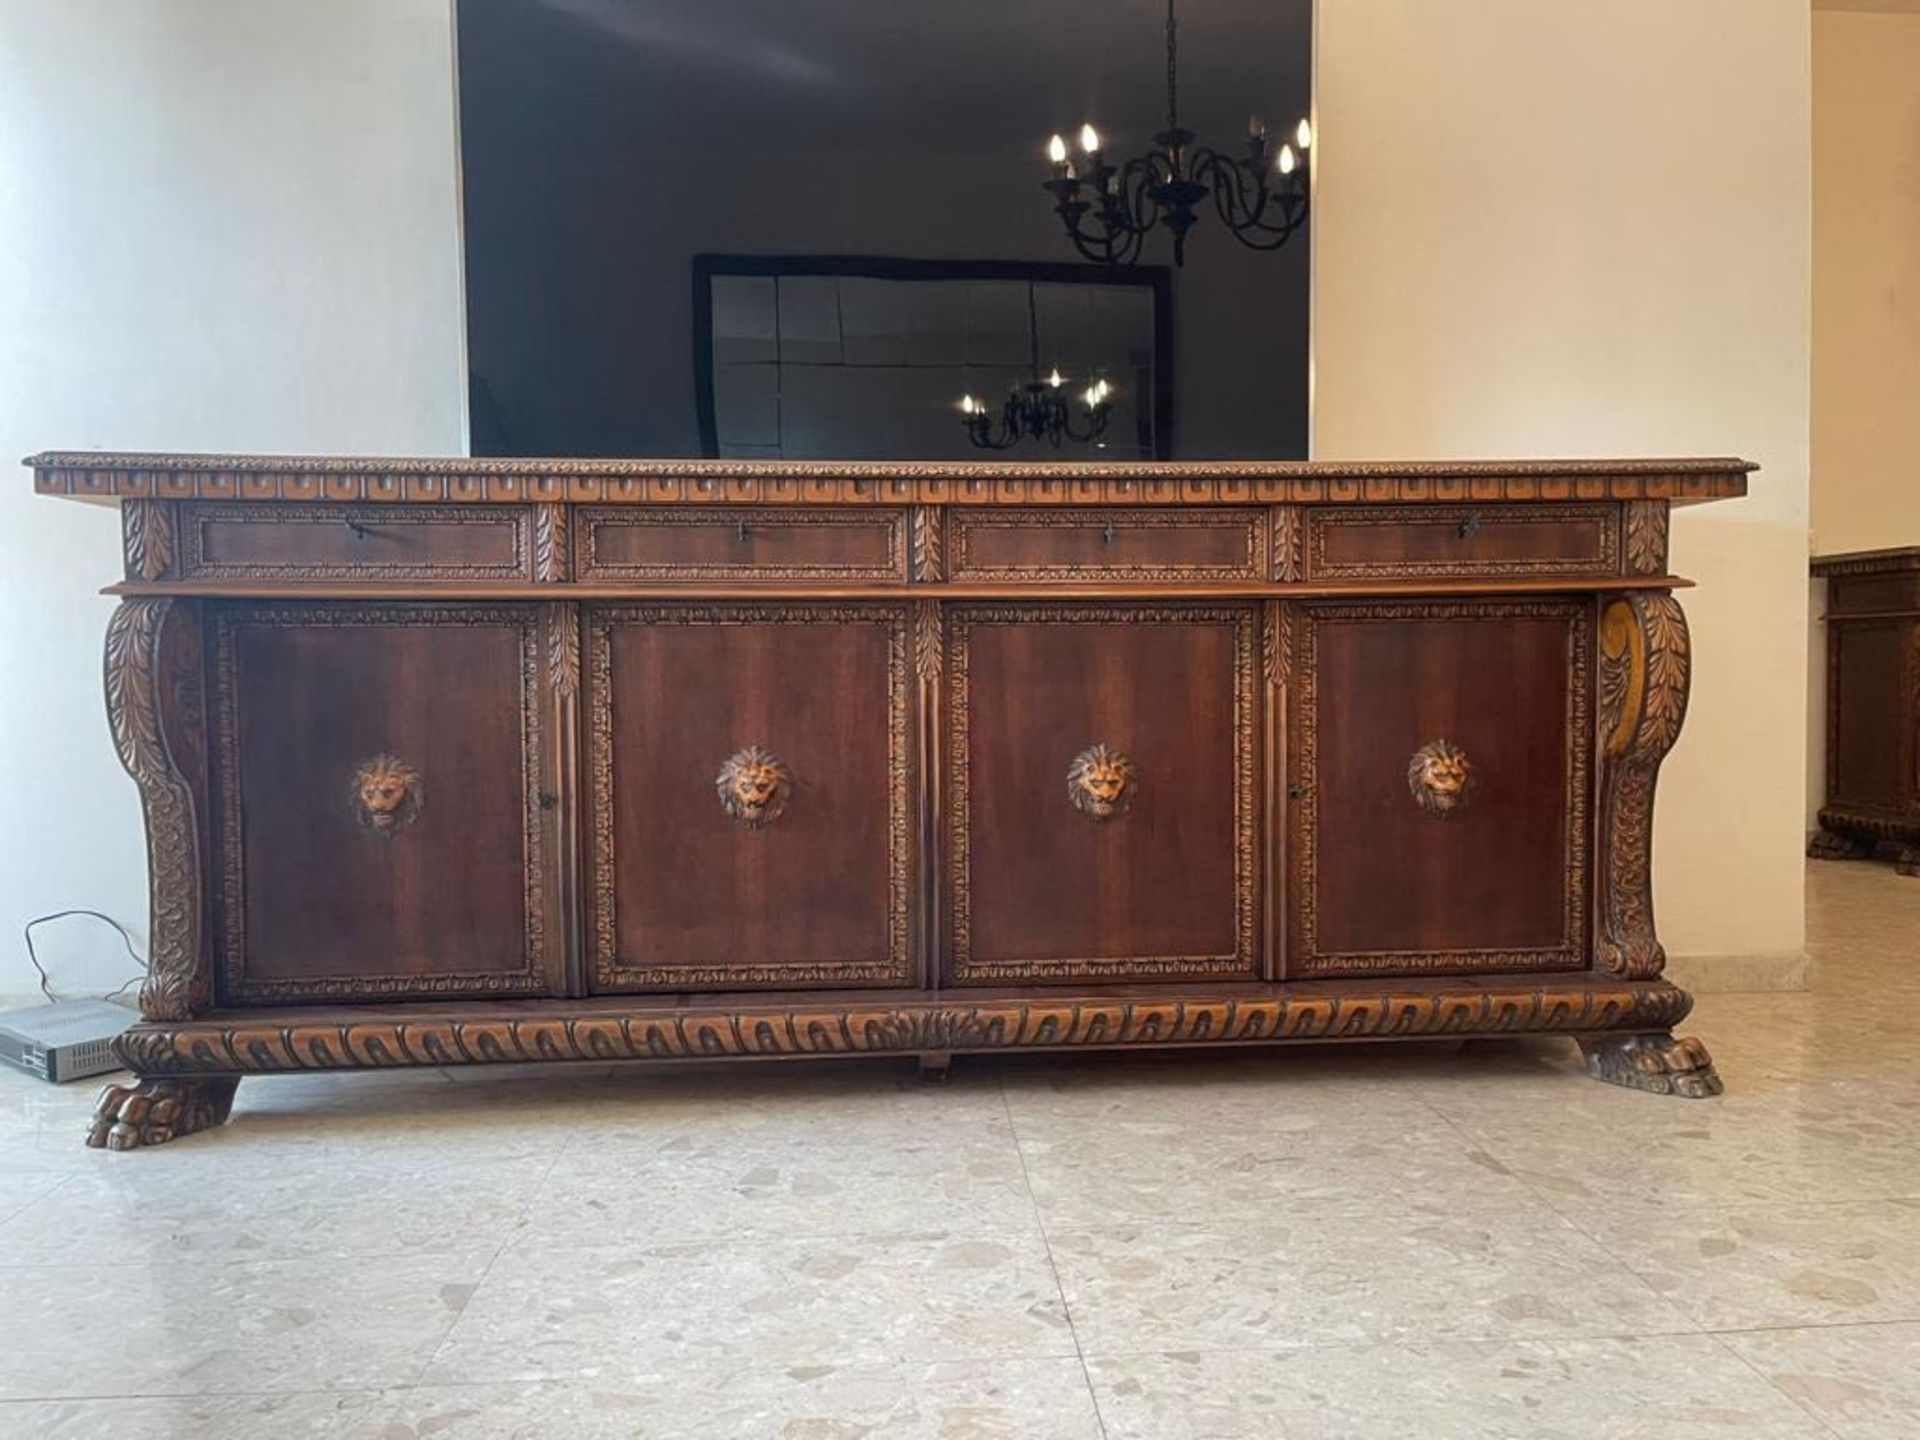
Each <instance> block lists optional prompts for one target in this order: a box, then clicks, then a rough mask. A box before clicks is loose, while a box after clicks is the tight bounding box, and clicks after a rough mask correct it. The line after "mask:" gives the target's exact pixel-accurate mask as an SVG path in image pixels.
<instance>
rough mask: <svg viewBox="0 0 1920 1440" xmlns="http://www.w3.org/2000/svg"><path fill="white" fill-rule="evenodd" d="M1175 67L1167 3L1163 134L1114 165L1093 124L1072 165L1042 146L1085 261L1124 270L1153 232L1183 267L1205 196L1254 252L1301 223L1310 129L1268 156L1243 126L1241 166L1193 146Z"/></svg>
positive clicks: (1051, 145) (1058, 210) (1064, 217)
mask: <svg viewBox="0 0 1920 1440" xmlns="http://www.w3.org/2000/svg"><path fill="white" fill-rule="evenodd" d="M1179 58H1180V50H1179V22H1178V19H1177V18H1176V16H1175V14H1174V0H1167V128H1166V129H1165V130H1162V131H1161V132H1160V133H1159V134H1158V135H1155V136H1154V137H1153V145H1154V148H1152V149H1150V150H1148V151H1147V152H1146V154H1144V155H1136V156H1134V157H1133V158H1132V159H1130V160H1127V161H1124V162H1123V163H1121V164H1119V165H1115V164H1114V163H1113V162H1112V161H1111V160H1110V159H1109V158H1108V156H1107V154H1106V151H1105V149H1104V148H1103V147H1102V142H1101V138H1100V132H1099V131H1098V130H1096V129H1094V128H1093V126H1092V125H1090V124H1088V125H1082V126H1081V127H1080V153H1079V155H1078V157H1077V158H1073V157H1069V155H1068V153H1067V142H1066V140H1065V139H1063V138H1062V137H1061V136H1059V135H1055V136H1054V137H1053V138H1052V139H1051V140H1049V141H1048V142H1047V158H1048V159H1049V160H1050V161H1052V162H1053V176H1052V178H1051V179H1049V180H1046V181H1044V182H1043V184H1044V185H1045V187H1046V189H1047V190H1048V191H1049V192H1050V193H1051V194H1052V195H1053V199H1054V207H1053V208H1054V213H1055V214H1057V215H1058V216H1059V217H1060V220H1061V223H1062V224H1064V225H1065V226H1066V230H1067V236H1068V238H1069V239H1071V240H1072V241H1073V246H1074V249H1076V250H1078V251H1079V252H1080V253H1081V255H1083V256H1084V257H1086V258H1087V259H1088V260H1093V261H1097V262H1099V263H1101V264H1106V265H1131V264H1132V263H1133V262H1134V261H1135V260H1136V259H1137V258H1139V255H1140V248H1141V246H1142V244H1144V243H1145V241H1146V238H1147V236H1148V235H1149V234H1151V233H1152V231H1153V228H1154V226H1155V225H1156V224H1157V225H1164V226H1165V227H1166V228H1167V230H1168V232H1169V233H1170V234H1172V236H1173V263H1174V264H1175V265H1184V264H1185V263H1186V258H1187V232H1188V231H1189V230H1191V229H1193V227H1194V226H1195V225H1196V224H1197V223H1199V219H1200V216H1199V214H1198V211H1199V210H1200V207H1201V206H1202V205H1204V203H1205V202H1206V200H1207V197H1208V196H1209V195H1211V196H1212V197H1213V209H1214V213H1215V214H1216V215H1218V216H1219V217H1220V221H1221V223H1222V224H1224V225H1225V226H1226V227H1227V229H1228V230H1229V231H1231V232H1232V234H1233V236H1234V238H1235V239H1237V240H1238V241H1239V242H1240V243H1241V244H1242V245H1245V246H1248V247H1249V248H1251V249H1254V250H1278V249H1279V248H1280V247H1281V246H1282V245H1284V244H1286V243H1287V241H1288V239H1290V238H1291V237H1292V235H1293V232H1294V231H1296V230H1298V229H1299V228H1300V227H1301V226H1302V225H1304V224H1305V223H1306V220H1307V164H1306V160H1307V151H1308V149H1309V148H1310V147H1311V146H1312V144H1313V127H1312V126H1311V125H1309V124H1308V123H1307V121H1305V120H1302V121H1301V122H1300V123H1299V124H1298V125H1297V126H1296V127H1295V128H1294V132H1293V136H1292V138H1291V140H1289V141H1286V142H1283V143H1282V144H1281V146H1280V148H1279V149H1278V150H1277V151H1274V150H1272V149H1271V147H1270V146H1269V144H1268V141H1267V130H1266V126H1265V125H1264V124H1263V123H1262V122H1261V121H1260V120H1259V119H1258V117H1255V118H1253V119H1251V120H1249V121H1248V123H1247V148H1246V154H1245V155H1244V156H1242V157H1235V156H1231V155H1223V154H1221V153H1220V152H1219V151H1218V150H1214V149H1211V148H1209V147H1208V146H1205V145H1201V146H1195V145H1194V143H1193V142H1194V140H1195V139H1196V138H1197V137H1196V136H1195V135H1194V132H1193V131H1191V130H1186V129H1183V128H1182V127H1181V125H1180V82H1179ZM1296 147H1297V148H1296Z"/></svg>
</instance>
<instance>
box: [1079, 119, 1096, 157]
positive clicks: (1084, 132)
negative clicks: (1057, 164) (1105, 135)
mask: <svg viewBox="0 0 1920 1440" xmlns="http://www.w3.org/2000/svg"><path fill="white" fill-rule="evenodd" d="M1080 148H1081V149H1082V150H1084V151H1086V152H1087V154H1089V155H1098V154H1099V153H1100V132H1099V131H1098V130H1096V129H1094V128H1093V126H1091V125H1082V126H1081V127H1080Z"/></svg>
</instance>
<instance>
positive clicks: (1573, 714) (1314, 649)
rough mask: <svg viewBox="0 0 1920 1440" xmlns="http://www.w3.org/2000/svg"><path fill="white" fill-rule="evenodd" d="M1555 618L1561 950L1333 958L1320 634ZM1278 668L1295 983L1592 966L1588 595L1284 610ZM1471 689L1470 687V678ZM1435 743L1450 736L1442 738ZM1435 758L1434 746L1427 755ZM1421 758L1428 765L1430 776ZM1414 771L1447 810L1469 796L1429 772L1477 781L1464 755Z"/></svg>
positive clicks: (1413, 792) (1329, 604) (1418, 786)
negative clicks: (1322, 932)
mask: <svg viewBox="0 0 1920 1440" xmlns="http://www.w3.org/2000/svg"><path fill="white" fill-rule="evenodd" d="M1507 620H1554V621H1558V622H1560V623H1561V624H1562V625H1564V627H1565V630H1566V637H1567V652H1566V653H1567V672H1566V719H1565V736H1566V768H1565V772H1564V778H1563V784H1564V800H1563V803H1564V817H1565V818H1564V832H1563V833H1564V846H1565V848H1564V852H1563V854H1564V864H1563V873H1564V883H1563V888H1562V903H1561V915H1562V938H1561V940H1560V942H1559V943H1558V944H1555V945H1551V946H1520V947H1513V946H1470V947H1464V948H1460V949H1444V950H1362V951H1333V952H1323V951H1321V949H1320V948H1319V947H1320V938H1319V904H1318V888H1317V879H1318V875H1319V855H1318V849H1319V843H1318V837H1319V814H1320V807H1321V803H1322V802H1321V796H1320V793H1319V791H1320V781H1321V776H1320V774H1319V749H1320V736H1319V724H1320V720H1319V709H1318V705H1319V686H1320V679H1321V676H1320V661H1319V639H1320V636H1319V630H1320V626H1321V624H1322V623H1323V622H1327V621H1332V622H1338V623H1345V624H1353V623H1360V624H1380V625H1393V624H1407V623H1416V624H1418V623H1426V622H1434V621H1440V622H1452V623H1460V624H1473V623H1476V622H1479V621H1496V622H1497V621H1507ZM1274 629H1275V632H1276V635H1275V641H1274V644H1275V648H1276V650H1277V652H1278V653H1279V659H1278V661H1277V668H1278V669H1279V671H1280V673H1281V675H1282V676H1284V677H1285V679H1286V680H1287V682H1288V683H1289V684H1290V687H1291V693H1290V696H1289V701H1290V711H1289V714H1288V715H1287V717H1286V719H1285V722H1284V725H1283V730H1284V736H1285V750H1286V765H1287V773H1286V775H1285V777H1284V778H1285V795H1286V799H1285V801H1284V804H1285V805H1286V807H1287V808H1288V809H1289V810H1290V812H1291V813H1290V814H1289V816H1288V818H1287V822H1286V824H1285V827H1284V846H1283V850H1284V855H1285V865H1286V873H1285V874H1284V875H1283V876H1282V877H1281V879H1280V882H1279V883H1278V885H1277V886H1276V889H1277V890H1279V891H1280V892H1281V893H1283V894H1284V895H1285V897H1286V899H1285V904H1286V910H1287V916H1286V927H1285V942H1284V943H1285V949H1284V960H1283V967H1282V968H1283V973H1282V975H1281V977H1280V978H1283V979H1289V980H1312V979H1336V978H1341V977H1345V976H1354V975H1382V976H1387V975H1419V974H1480V973H1512V972H1516V971H1569V970H1581V969H1586V968H1589V967H1590V965H1591V964H1592V952H1591V948H1590V947H1591V939H1590V937H1591V918H1592V909H1593V890H1594V875H1593V867H1592V863H1591V856H1592V854H1593V849H1594V843H1595V842H1594V770H1595V764H1594V760H1595V749H1596V738H1595V731H1594V728H1593V727H1594V719H1593V698H1594V689H1593V686H1594V681H1593V673H1594V649H1595V630H1596V611H1595V606H1594V602H1593V601H1592V599H1591V598H1589V597H1566V598H1553V599H1546V598H1542V599H1531V598H1528V599H1508V598H1498V597H1468V598H1462V599H1457V600H1456V599H1406V600H1364V601H1300V602H1294V603H1289V604H1287V605H1286V606H1285V609H1284V613H1283V614H1282V615H1281V616H1280V617H1278V618H1277V620H1276V623H1275V626H1274ZM1461 683H1464V681H1463V682H1461ZM1434 739H1435V740H1436V741H1438V740H1444V739H1445V737H1438V736H1436V737H1434ZM1426 748H1427V750H1428V751H1434V750H1435V749H1436V747H1435V746H1432V745H1429V746H1428V747H1426ZM1416 761H1424V762H1426V763H1425V765H1424V766H1423V768H1422V771H1421V774H1420V776H1419V777H1416V775H1415V773H1414V769H1413V767H1414V764H1415V762H1416ZM1396 763H1399V764H1405V765H1406V766H1407V767H1408V780H1407V788H1408V791H1409V792H1410V793H1409V794H1408V796H1407V797H1406V798H1407V803H1409V804H1419V805H1421V806H1422V808H1423V809H1427V810H1428V811H1429V813H1436V814H1443V813H1444V812H1446V811H1447V810H1448V808H1449V807H1450V806H1451V805H1452V804H1454V803H1456V802H1457V801H1458V800H1460V799H1463V798H1464V792H1462V793H1458V794H1456V793H1454V792H1453V791H1451V790H1450V789H1449V786H1448V783H1447V781H1448V776H1446V775H1443V776H1441V777H1440V778H1439V779H1437V780H1436V781H1435V782H1434V783H1432V784H1428V783H1427V771H1429V770H1437V771H1441V772H1449V774H1451V771H1452V769H1453V768H1454V767H1457V769H1458V772H1459V774H1458V778H1459V779H1460V780H1461V782H1462V784H1463V785H1464V784H1465V783H1466V776H1467V775H1468V774H1469V773H1470V771H1469V770H1468V769H1467V767H1466V766H1464V765H1459V763H1458V760H1457V757H1456V756H1448V755H1441V754H1438V753H1437V751H1436V753H1434V754H1432V755H1429V754H1427V753H1425V752H1423V751H1416V752H1414V754H1412V755H1409V756H1406V757H1399V758H1397V759H1396Z"/></svg>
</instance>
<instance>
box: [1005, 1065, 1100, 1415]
mask: <svg viewBox="0 0 1920 1440" xmlns="http://www.w3.org/2000/svg"><path fill="white" fill-rule="evenodd" d="M998 1089H999V1091H1000V1108H1001V1110H1002V1112H1003V1113H1004V1114H1005V1115H1006V1117H1007V1129H1008V1132H1009V1133H1010V1134H1011V1135H1012V1137H1013V1153H1014V1156H1015V1158H1016V1159H1018V1160H1019V1162H1020V1183H1021V1184H1022V1185H1023V1186H1024V1187H1025V1188H1026V1192H1027V1204H1028V1205H1029V1206H1030V1207H1031V1208H1032V1210H1033V1223H1034V1227H1035V1229H1037V1230H1038V1231H1039V1233H1040V1247H1041V1249H1042V1250H1043V1251H1045V1253H1046V1257H1047V1272H1048V1273H1049V1274H1050V1275H1052V1276H1053V1293H1054V1296H1055V1297H1056V1298H1057V1299H1058V1300H1059V1302H1060V1314H1061V1317H1062V1318H1063V1319H1065V1320H1066V1322H1067V1335H1068V1336H1069V1337H1070V1338H1071V1339H1072V1341H1073V1353H1074V1358H1075V1359H1076V1360H1077V1361H1078V1362H1079V1365H1080V1383H1081V1384H1083V1385H1085V1386H1086V1388H1087V1403H1088V1404H1089V1405H1091V1406H1092V1407H1093V1425H1094V1429H1095V1430H1097V1431H1098V1432H1099V1433H1100V1440H1108V1435H1107V1419H1106V1416H1105V1415H1104V1414H1102V1413H1101V1410H1100V1392H1099V1391H1098V1390H1097V1389H1096V1388H1095V1386H1094V1383H1093V1371H1092V1370H1091V1369H1090V1368H1088V1365H1087V1353H1086V1349H1085V1347H1084V1346H1082V1345H1081V1343H1080V1330H1079V1326H1078V1325H1077V1324H1075V1322H1074V1318H1073V1304H1072V1302H1071V1301H1069V1300H1068V1299H1067V1287H1066V1283H1065V1282H1064V1281H1063V1280H1062V1279H1061V1277H1060V1265H1059V1262H1058V1261H1056V1260H1055V1259H1054V1258H1053V1241H1052V1240H1050V1239H1049V1238H1048V1236H1047V1219H1046V1216H1045V1215H1043V1214H1041V1212H1040V1197H1039V1196H1038V1195H1036V1194H1034V1190H1033V1175H1032V1172H1031V1171H1029V1170H1028V1169H1027V1152H1026V1147H1025V1146H1023V1145H1022V1144H1021V1143H1020V1123H1019V1121H1017V1120H1016V1119H1014V1115H1013V1104H1012V1102H1011V1101H1010V1100H1009V1099H1008V1098H1007V1086H1006V1079H1005V1077H1004V1076H1001V1077H998Z"/></svg>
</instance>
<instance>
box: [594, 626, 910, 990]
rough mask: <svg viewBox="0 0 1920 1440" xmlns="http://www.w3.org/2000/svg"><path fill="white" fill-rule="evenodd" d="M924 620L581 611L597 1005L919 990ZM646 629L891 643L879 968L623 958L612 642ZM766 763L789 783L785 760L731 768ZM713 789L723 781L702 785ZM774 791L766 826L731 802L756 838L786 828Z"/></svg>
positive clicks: (771, 758) (707, 779)
mask: <svg viewBox="0 0 1920 1440" xmlns="http://www.w3.org/2000/svg"><path fill="white" fill-rule="evenodd" d="M925 623H926V621H925V619H924V618H923V616H922V615H921V613H920V612H919V611H918V610H917V609H916V607H915V606H913V605H910V604H909V603H908V602H906V601H898V602H894V601H888V602H834V601H830V600H805V599H780V600H774V599H769V600H766V601H699V600H685V601H678V600H664V601H647V602H641V601H603V602H590V603H588V604H586V605H585V606H583V607H582V628H583V630H584V636H585V641H584V655H583V659H584V675H583V682H584V692H585V693H584V698H583V703H582V707H581V708H582V711H583V715H584V722H585V727H584V734H583V737H582V747H581V748H582V767H581V768H582V770H583V773H584V781H585V791H584V793H583V795H582V796H581V810H582V814H583V818H584V838H583V851H584V856H583V864H582V868H581V874H582V876H583V879H584V882H585V885H584V923H583V927H582V947H581V948H582V955H583V962H584V964H583V969H584V972H585V983H586V986H587V988H588V990H589V991H590V992H592V993H597V994H633V993H644V992H648V991H657V992H667V993H671V992H675V991H685V990H690V989H694V990H698V989H712V990H721V989H724V990H768V989H784V988H793V989H810V988H820V989H828V988H847V987H855V986H875V987H880V986H885V987H894V986H910V985H913V984H915V983H918V982H919V980H920V978H921V973H922V964H923V962H922V958H921V957H922V953H923V951H924V949H925V942H924V938H923V937H922V936H920V935H919V934H918V933H917V932H918V931H919V930H920V929H921V921H920V915H921V913H922V910H923V907H924V874H923V863H924V862H923V859H922V845H921V843H920V837H921V833H922V830H923V828H924V827H923V820H922V818H921V817H922V814H923V810H924V804H925V801H924V798H923V796H922V794H921V779H922V776H923V775H924V773H925V767H924V764H923V762H922V757H921V750H922V743H921V736H920V727H919V725H918V724H917V722H916V700H915V696H916V693H918V692H920V691H922V690H923V688H924V686H925V685H926V684H927V683H928V680H929V676H928V674H927V672H926V670H925V668H924V664H923V658H924V657H919V656H916V655H915V653H914V652H915V651H916V649H917V648H918V647H919V644H920V642H919V641H918V639H917V636H918V634H919V631H920V630H921V629H922V628H923V627H924V625H925ZM648 625H656V626H658V625H674V626H701V625H705V626H725V625H740V626H751V625H774V626H778V625H813V626H848V625H877V626H882V627H884V628H885V630H886V632H887V641H888V645H887V662H886V695H885V697H884V703H885V705H886V737H887V755H886V777H887V778H886V791H887V816H886V834H887V853H888V861H887V874H886V886H887V892H886V926H887V954H886V957H885V959H884V961H882V962H880V963H877V964H875V963H871V962H857V961H807V962H780V963H750V964H744V965H723V964H717V963H716V964H713V965H710V966H702V967H691V966H686V965H660V964H648V963H646V962H644V961H639V962H636V961H634V960H631V959H623V957H622V956H621V954H620V944H619V923H618V900H617V890H618V885H617V880H618V876H619V863H620V862H619V857H618V854H617V851H616V846H615V821H614V817H615V812H616V808H617V807H618V805H619V804H620V798H619V790H618V783H617V776H616V773H615V762H614V737H615V733H616V727H617V717H616V715H615V707H614V675H613V643H612V640H613V632H614V631H615V630H616V629H618V628H623V627H631V626H648ZM756 759H757V760H763V761H764V762H765V763H766V764H767V765H768V766H769V767H771V768H770V771H769V773H770V774H776V775H777V773H778V772H779V768H780V762H779V759H778V757H777V756H776V755H774V754H771V753H768V754H765V755H764V756H752V757H750V756H748V755H747V754H746V752H744V751H743V752H741V753H739V754H736V755H735V756H733V757H732V759H729V760H727V765H728V766H729V767H732V766H733V765H734V763H735V761H741V762H743V763H750V762H751V761H752V760H756ZM702 779H703V782H704V783H707V784H709V785H713V784H715V783H716V782H715V781H714V779H713V777H712V776H710V775H708V776H703V777H702ZM784 788H785V786H784V784H782V783H778V782H776V783H775V784H774V787H773V789H774V798H773V800H772V801H771V802H770V807H769V808H768V809H767V811H766V812H765V814H764V817H761V816H758V815H744V814H741V813H738V812H737V811H736V810H735V809H734V806H733V804H732V803H729V802H728V797H727V796H725V795H721V796H719V797H718V799H717V800H716V802H715V803H716V804H721V803H728V808H729V813H730V814H733V817H734V819H735V821H736V823H739V824H741V825H744V826H747V827H748V828H754V827H757V826H759V825H760V824H763V823H765V824H771V823H774V822H775V820H776V819H777V815H778V809H777V808H773V807H778V806H779V805H781V804H783V803H784V796H782V795H781V794H780V791H781V790H782V789H784Z"/></svg>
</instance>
